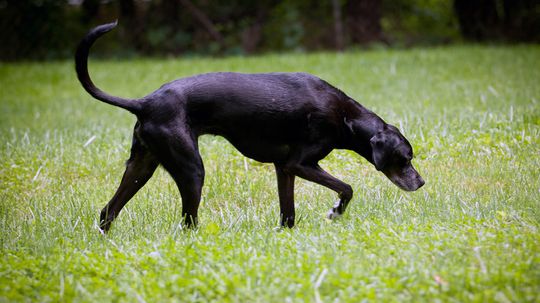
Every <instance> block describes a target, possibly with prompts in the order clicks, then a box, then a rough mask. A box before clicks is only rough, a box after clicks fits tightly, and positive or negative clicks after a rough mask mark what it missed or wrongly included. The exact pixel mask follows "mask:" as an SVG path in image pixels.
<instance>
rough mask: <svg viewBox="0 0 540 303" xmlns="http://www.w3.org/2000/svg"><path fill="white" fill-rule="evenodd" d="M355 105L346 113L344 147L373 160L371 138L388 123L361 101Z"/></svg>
mask: <svg viewBox="0 0 540 303" xmlns="http://www.w3.org/2000/svg"><path fill="white" fill-rule="evenodd" d="M354 105H355V106H354V108H351V110H350V111H348V112H347V113H345V115H344V124H345V125H346V133H347V135H346V136H345V142H344V146H343V148H344V149H349V150H353V151H355V152H356V153H358V154H359V155H361V156H362V157H364V158H366V160H368V161H370V162H372V149H371V144H370V140H371V138H373V136H375V135H376V134H377V133H379V132H381V131H383V130H384V129H385V127H386V125H387V124H386V122H384V120H383V119H382V118H380V117H379V116H377V115H376V114H375V113H374V112H372V111H370V110H369V109H367V108H365V107H363V106H362V105H360V104H359V103H357V102H354ZM367 117H369V118H367Z"/></svg>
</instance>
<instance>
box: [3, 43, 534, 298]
mask: <svg viewBox="0 0 540 303" xmlns="http://www.w3.org/2000/svg"><path fill="white" fill-rule="evenodd" d="M209 71H241V72H268V71H305V72H310V73H313V74H316V75H318V76H320V77H321V78H323V79H325V80H327V81H328V82H330V83H332V84H334V85H335V86H337V87H339V88H341V89H342V90H343V91H344V92H346V93H347V94H348V95H349V96H351V97H353V98H354V99H356V100H357V101H358V102H360V103H362V104H363V105H364V106H366V107H368V108H370V109H372V110H373V111H375V112H376V113H378V114H379V115H380V116H381V117H383V119H385V120H386V121H388V122H390V123H392V124H395V125H396V126H398V127H399V128H400V129H401V130H402V131H403V132H404V134H405V135H406V136H407V137H408V138H409V140H410V141H411V143H412V145H413V147H414V149H415V154H416V159H415V160H414V163H415V166H416V167H417V168H418V170H419V172H420V173H421V174H422V175H423V176H424V179H425V180H426V182H427V183H426V185H425V186H424V187H423V188H421V189H420V190H419V191H417V192H414V193H407V192H403V191H400V190H399V189H398V188H396V187H395V186H394V185H392V183H391V182H390V181H389V180H387V179H386V178H385V177H384V176H383V175H382V174H381V173H379V172H377V171H376V170H375V169H374V167H372V166H371V165H370V164H369V163H368V162H367V161H366V160H364V159H362V158H361V157H360V156H358V155H356V154H354V153H352V152H349V151H337V150H336V151H334V152H333V153H332V154H331V155H330V156H329V157H327V158H326V159H325V160H324V161H322V162H321V166H323V167H324V168H325V169H327V170H328V171H329V172H331V173H332V174H333V175H335V176H336V177H338V178H340V179H342V180H344V181H346V182H348V183H350V184H351V185H352V187H353V189H354V190H355V195H354V198H353V200H352V202H351V204H350V206H349V208H348V210H347V213H346V215H345V216H344V217H343V218H341V219H340V220H337V221H335V222H329V221H327V220H325V218H324V217H325V214H326V212H327V211H328V209H329V208H330V207H331V206H332V205H333V203H334V201H335V200H336V199H337V197H336V195H335V194H334V193H333V192H331V191H330V190H328V189H326V188H323V187H320V186H318V185H314V184H312V183H308V182H305V181H303V180H299V179H297V181H296V182H297V183H296V186H297V188H296V205H297V225H296V227H295V228H294V229H290V230H289V229H279V228H277V227H278V222H279V215H278V201H277V200H278V198H277V187H276V180H275V173H274V171H273V166H272V165H269V164H260V163H257V162H255V161H252V160H249V159H246V158H244V157H243V156H242V155H241V154H240V153H239V152H237V151H236V150H235V149H234V148H233V147H232V146H231V145H230V144H229V143H228V142H226V141H225V140H224V139H222V138H220V137H213V136H203V137H201V139H200V147H201V154H202V157H203V160H204V163H205V167H206V176H207V177H206V181H205V187H204V189H203V200H202V204H201V208H200V212H199V215H200V217H199V220H200V227H199V228H198V229H196V230H184V229H182V227H181V225H180V222H181V203H180V197H179V194H178V191H177V189H176V186H175V185H174V183H173V182H172V179H171V178H170V177H169V176H168V175H167V173H166V172H164V171H163V170H162V169H159V170H158V172H157V173H156V174H155V175H154V177H153V179H152V180H151V181H150V182H149V183H148V184H147V186H146V187H145V188H143V189H142V190H141V191H140V192H139V193H138V194H137V195H136V196H135V198H134V199H132V200H131V201H130V203H129V204H128V205H127V206H126V208H125V209H124V210H123V212H122V213H121V214H120V216H119V218H118V220H117V221H115V223H114V225H113V227H112V229H111V232H110V233H109V234H107V235H106V236H104V235H101V234H100V233H99V231H98V228H97V224H98V214H99V211H100V210H101V208H102V207H103V206H104V205H105V203H106V202H107V201H108V199H109V198H110V197H111V196H112V194H113V192H114V190H115V189H116V186H117V184H118V183H119V180H120V177H121V174H122V172H123V166H124V162H125V160H126V159H127V158H128V156H129V147H130V143H131V130H132V127H133V124H134V122H135V118H134V116H132V115H131V114H129V113H128V112H126V111H124V110H121V109H118V108H114V107H112V106H109V105H106V104H104V103H101V102H98V101H96V100H94V99H92V98H91V97H90V96H88V95H87V94H86V93H85V92H84V91H83V90H82V88H81V87H80V85H79V84H78V82H77V80H76V77H75V75H74V70H73V63H72V62H71V61H66V62H53V63H17V64H6V63H1V64H0V138H1V143H0V229H1V233H0V250H1V259H0V302H28V301H34V302H62V301H67V302H71V301H77V302H191V301H193V302H211V301H214V302H362V301H366V302H381V301H390V302H402V301H411V302H419V301H420V302H421V301H427V302H437V301H445V302H471V301H472V302H538V301H540V295H539V294H540V287H539V285H540V244H539V243H540V231H539V228H540V174H539V172H540V169H539V167H540V104H539V102H540V46H513V47H503V46H491V47H490V46H454V47H445V48H432V49H411V50H375V51H356V52H348V53H344V54H332V53H317V54H285V55H278V54H276V55H264V56H259V57H252V58H240V57H237V58H236V57H233V58H224V59H208V58H191V59H181V58H180V59H134V60H125V61H99V60H92V61H91V63H90V72H91V75H92V76H93V78H94V80H95V82H96V83H97V85H98V86H99V87H101V88H102V89H104V90H105V91H107V92H109V93H111V94H113V95H119V96H124V97H140V96H143V95H145V94H147V93H149V92H151V91H153V90H154V89H156V88H158V87H159V86H160V85H161V84H162V83H164V82H166V81H169V80H173V79H175V78H178V77H183V76H188V75H192V74H197V73H202V72H209Z"/></svg>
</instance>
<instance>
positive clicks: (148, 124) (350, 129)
mask: <svg viewBox="0 0 540 303" xmlns="http://www.w3.org/2000/svg"><path fill="white" fill-rule="evenodd" d="M115 26H116V22H115V23H110V24H105V25H101V26H98V27H96V28H94V29H93V30H91V31H90V32H89V33H88V35H87V36H86V37H85V38H84V39H83V40H82V41H81V43H80V45H79V47H78V49H77V53H76V58H75V63H76V70H77V76H78V78H79V81H80V82H81V84H82V86H83V87H84V89H86V91H87V92H88V93H89V94H90V95H92V96H93V97H94V98H96V99H98V100H101V101H103V102H105V103H109V104H112V105H115V106H118V107H121V108H124V109H126V110H128V111H130V112H131V113H133V114H135V115H136V116H137V123H136V124H135V130H134V134H133V145H132V147H131V157H130V159H129V160H128V162H127V168H126V171H125V173H124V176H123V178H122V181H121V184H120V186H119V188H118V190H117V191H116V193H115V194H114V196H113V198H112V199H111V200H110V202H109V203H108V204H107V205H106V206H105V208H104V209H103V210H102V212H101V217H100V219H101V221H100V227H101V228H102V229H103V230H104V231H107V230H108V229H109V228H110V225H111V222H112V221H113V220H114V219H115V218H116V216H118V213H119V212H120V210H121V209H122V207H124V205H125V204H126V203H127V202H128V201H129V199H131V197H133V195H134V194H135V193H136V192H137V191H138V190H139V189H140V188H141V187H142V186H143V185H144V184H145V183H146V181H148V179H150V177H151V176H152V174H153V173H154V171H155V169H156V168H157V167H158V165H159V164H161V165H162V166H163V167H164V168H165V169H166V170H167V171H168V172H169V173H170V175H171V176H172V177H173V179H174V181H175V182H176V184H177V186H178V189H179V190H180V194H181V196H182V215H183V216H184V218H185V224H186V225H188V226H194V225H196V224H197V209H198V207H199V202H200V199H201V188H202V186H203V181H204V167H203V162H202V160H201V156H200V155H199V148H198V137H199V136H200V135H203V134H214V135H220V136H223V137H225V138H226V139H227V140H228V141H229V142H231V143H232V144H233V145H234V146H235V147H236V148H237V149H238V150H239V151H240V152H241V153H242V154H243V155H245V156H246V157H249V158H252V159H255V160H257V161H260V162H270V163H274V165H275V168H276V174H277V181H278V182H277V183H278V191H279V204H280V212H281V225H282V226H287V227H293V226H294V217H295V215H294V213H295V212H294V193H293V191H294V178H295V177H296V176H298V177H300V178H303V179H306V180H309V181H312V182H315V183H318V184H320V185H323V186H326V187H328V188H330V189H332V190H334V191H335V192H336V193H337V194H338V195H339V201H338V202H337V203H336V204H335V205H334V207H333V208H332V209H331V210H330V212H329V213H328V218H330V219H333V218H335V217H338V216H339V215H341V214H343V212H344V211H345V208H346V207H347V204H348V202H349V201H350V200H351V198H352V195H353V190H352V188H351V186H350V185H348V184H346V183H344V182H342V181H340V180H338V179H336V178H334V177H333V176H331V175H330V174H328V173H327V172H325V171H324V170H323V169H322V168H321V167H319V165H318V162H319V161H320V160H321V159H323V158H324V157H325V156H327V155H328V154H329V153H330V152H331V151H332V150H333V149H336V148H338V149H349V150H353V151H355V152H357V153H358V154H360V155H361V156H363V157H364V158H366V159H367V160H368V161H369V162H371V163H373V164H374V165H375V167H376V168H377V170H379V171H382V172H383V173H384V174H385V175H386V176H387V177H388V178H389V179H390V180H391V181H392V182H393V183H394V184H396V185H397V186H398V187H400V188H402V189H404V190H407V191H414V190H417V189H418V188H420V187H421V186H422V185H423V184H424V180H422V177H420V175H419V174H418V172H416V170H415V169H414V167H413V166H412V165H411V159H412V158H413V153H412V148H411V145H410V144H409V142H408V141H407V139H405V137H403V135H402V134H401V133H400V132H399V130H398V129H397V128H396V127H394V126H392V125H389V124H386V123H385V122H384V121H383V120H382V119H381V118H379V117H378V116H377V115H375V114H374V113H373V112H371V111H369V110H368V109H366V108H364V107H363V106H362V105H360V104H358V103H357V102H356V101H354V100H353V99H351V98H349V97H348V96H347V95H345V94H344V93H343V92H341V91H340V90H338V89H337V88H335V87H333V86H331V85H330V84H328V83H326V82H325V81H323V80H321V79H319V78H317V77H315V76H312V75H309V74H304V73H269V74H239V73H210V74H203V75H198V76H193V77H189V78H183V79H179V80H176V81H172V82H170V83H167V84H165V85H163V86H162V87H161V88H159V89H158V90H156V91H155V92H153V93H151V94H150V95H148V96H146V97H144V98H141V99H134V100H127V99H122V98H119V97H114V96H110V95H108V94H107V93H105V92H103V91H101V90H100V89H98V88H97V87H96V86H95V85H94V84H93V83H92V81H91V80H90V76H89V74H88V68H87V61H88V52H89V49H90V47H91V46H92V44H93V43H94V42H95V40H96V39H97V38H99V37H100V36H101V35H103V34H105V33H106V32H108V31H110V30H112V29H113V28H114V27H115Z"/></svg>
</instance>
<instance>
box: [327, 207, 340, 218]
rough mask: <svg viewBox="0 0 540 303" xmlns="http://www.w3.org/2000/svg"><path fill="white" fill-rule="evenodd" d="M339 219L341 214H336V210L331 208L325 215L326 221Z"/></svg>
mask: <svg viewBox="0 0 540 303" xmlns="http://www.w3.org/2000/svg"><path fill="white" fill-rule="evenodd" d="M339 217H341V214H340V213H338V212H337V209H335V208H331V209H330V211H328V213H327V214H326V218H327V219H328V220H335V219H338V218H339Z"/></svg>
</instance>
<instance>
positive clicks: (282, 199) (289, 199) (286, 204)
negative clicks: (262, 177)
mask: <svg viewBox="0 0 540 303" xmlns="http://www.w3.org/2000/svg"><path fill="white" fill-rule="evenodd" d="M275 166H276V175H277V182H278V193H279V208H280V216H281V226H282V227H289V228H292V227H294V216H295V214H294V175H292V174H289V173H286V172H285V171H284V170H283V168H282V167H281V166H278V165H275Z"/></svg>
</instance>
